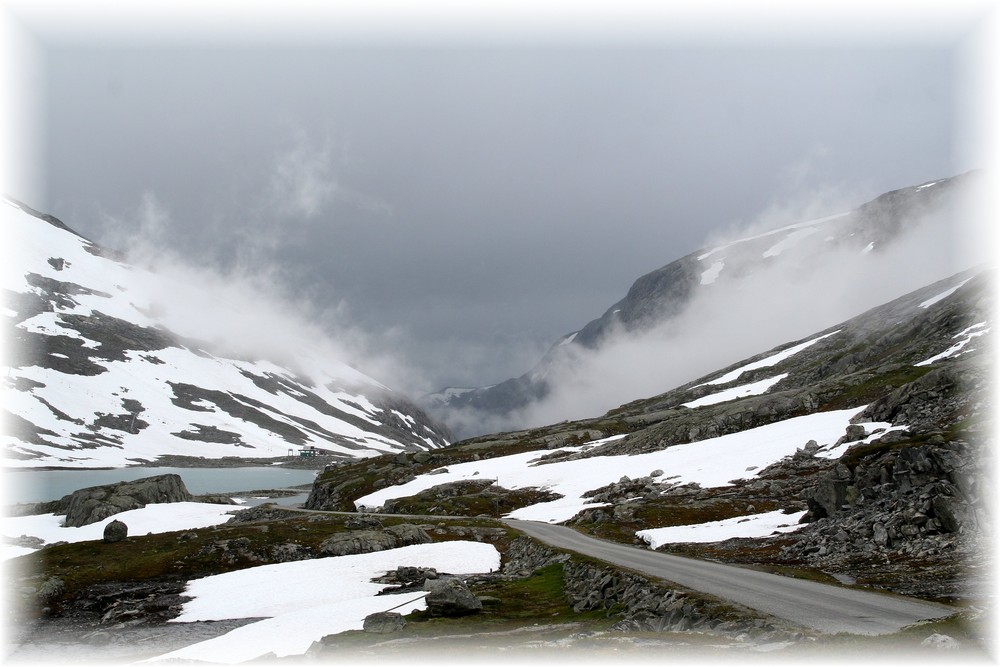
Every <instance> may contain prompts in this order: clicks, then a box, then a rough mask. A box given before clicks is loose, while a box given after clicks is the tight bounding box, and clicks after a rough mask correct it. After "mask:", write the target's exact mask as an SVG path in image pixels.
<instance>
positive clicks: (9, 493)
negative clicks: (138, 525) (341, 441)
mask: <svg viewBox="0 0 1000 667" xmlns="http://www.w3.org/2000/svg"><path fill="white" fill-rule="evenodd" d="M169 473H176V474H178V475H180V476H181V479H182V480H184V485H185V486H186V487H187V489H188V491H190V492H191V493H192V494H195V495H198V494H202V493H231V494H233V495H240V494H239V492H242V491H256V490H260V489H286V488H289V487H293V486H300V485H302V484H312V482H313V480H314V479H315V478H316V473H317V471H316V470H296V469H294V468H278V467H273V466H272V467H264V466H261V467H248V468H115V469H113V470H11V469H9V468H8V469H6V470H4V473H3V482H4V484H3V486H4V502H5V503H19V502H20V503H32V502H41V501H45V500H59V499H60V498H62V497H63V496H65V495H67V494H70V493H73V492H74V491H76V490H77V489H84V488H87V487H88V486H100V485H102V484H114V483H115V482H130V481H133V480H136V479H142V478H143V477H152V476H154V475H166V474H169ZM308 495H309V490H308V489H305V490H304V491H303V493H302V494H299V495H296V496H289V497H286V498H273V499H271V500H269V501H268V502H275V503H279V504H282V505H294V504H298V503H302V502H304V501H305V499H306V496H308ZM247 504H250V505H252V504H259V503H256V502H253V501H250V502H248V503H247Z"/></svg>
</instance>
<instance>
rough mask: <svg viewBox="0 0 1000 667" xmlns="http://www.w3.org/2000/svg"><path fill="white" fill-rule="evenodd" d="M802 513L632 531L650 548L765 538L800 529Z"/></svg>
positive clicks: (746, 517)
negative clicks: (741, 538)
mask: <svg viewBox="0 0 1000 667" xmlns="http://www.w3.org/2000/svg"><path fill="white" fill-rule="evenodd" d="M805 514H806V513H805V512H796V513H794V514H786V513H785V512H784V511H783V510H775V511H773V512H764V513H762V514H750V515H747V516H737V517H732V518H730V519H722V520H721V521H707V522H705V523H697V524H688V525H684V526H670V527H667V528H650V529H648V530H639V531H636V533H635V534H636V536H638V537H639V539H641V540H643V541H644V542H646V544H648V545H649V546H650V548H652V549H657V548H659V547H660V546H662V545H664V544H676V543H679V542H687V543H692V542H698V543H702V542H721V541H723V540H728V539H731V538H734V537H749V538H755V537H767V536H768V535H771V534H773V533H790V532H792V531H794V530H797V529H799V528H801V527H802V526H801V525H799V519H801V518H802V517H803V516H805Z"/></svg>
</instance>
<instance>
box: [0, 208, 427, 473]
mask: <svg viewBox="0 0 1000 667" xmlns="http://www.w3.org/2000/svg"><path fill="white" fill-rule="evenodd" d="M3 236H4V240H5V244H4V245H5V252H4V260H3V263H2V269H0V271H2V279H3V288H4V296H5V298H4V303H3V310H2V315H3V316H4V319H5V320H6V325H7V326H6V332H5V334H4V339H5V343H6V345H5V351H6V357H7V359H6V360H5V362H4V365H5V366H6V367H7V368H6V374H5V378H4V385H3V392H4V393H3V401H2V407H3V409H4V412H5V428H4V433H3V436H2V437H3V445H4V456H5V465H7V466H11V467H39V466H56V467H78V468H93V467H108V466H112V467H120V466H126V465H129V464H134V463H140V462H145V461H153V460H156V459H157V458H159V457H162V456H164V455H180V456H192V457H204V458H208V459H219V458H222V457H227V456H236V457H245V458H271V457H279V456H286V455H288V454H290V453H291V454H293V455H294V454H297V453H298V452H299V451H300V450H301V449H303V448H310V447H315V448H317V449H320V450H325V451H326V452H329V453H331V454H333V455H336V456H341V457H344V458H354V457H359V458H363V457H370V456H375V455H378V454H381V453H387V452H397V451H406V450H410V451H412V450H419V449H431V448H435V447H439V446H441V445H443V444H445V443H446V436H445V433H444V432H443V431H442V430H441V429H440V428H439V427H438V426H436V425H435V424H434V423H433V422H432V421H430V420H429V419H428V418H427V417H426V416H425V415H424V414H423V413H422V412H421V411H420V410H419V409H417V408H415V407H414V406H412V404H410V403H409V402H408V401H407V400H406V399H405V398H403V397H401V396H398V395H395V394H393V392H392V391H391V390H389V389H388V388H387V387H385V386H384V385H382V384H381V383H379V382H378V381H376V380H374V379H372V378H370V377H368V376H366V375H364V374H363V373H361V372H359V371H357V370H356V369H354V368H352V367H350V366H348V365H347V364H344V363H342V362H341V361H339V360H337V359H334V358H330V357H329V356H327V354H326V353H325V351H324V349H323V348H322V347H321V346H320V345H319V344H316V345H313V346H311V347H306V346H304V345H301V346H300V345H299V341H300V338H299V337H293V336H289V342H290V343H293V342H294V344H295V349H294V351H293V353H294V357H295V358H294V362H295V363H294V369H295V370H292V369H290V368H289V367H288V366H289V365H288V364H287V363H277V362H275V361H269V360H267V356H266V354H260V355H255V354H250V353H248V352H247V351H246V350H241V352H240V354H238V355H237V354H234V353H231V352H225V351H220V350H222V348H221V347H219V345H218V343H219V341H213V343H211V344H210V343H206V342H203V341H201V340H199V339H200V338H201V336H200V335H199V330H198V321H197V318H187V319H184V318H177V317H175V316H174V317H171V315H172V314H173V313H176V307H175V308H174V309H173V310H172V311H171V312H165V311H164V310H163V309H162V308H160V306H159V303H158V300H157V298H154V297H155V295H160V296H162V295H163V294H170V295H171V297H172V298H171V303H173V304H177V303H180V304H184V303H186V302H191V303H194V302H195V301H199V302H202V303H203V302H204V301H205V300H206V299H209V300H211V299H212V298H213V295H212V294H211V293H206V291H207V290H206V289H205V287H204V286H202V285H199V284H184V283H179V282H172V283H168V282H166V281H167V280H168V279H166V278H164V277H162V276H159V275H156V274H154V273H151V272H150V271H147V270H144V269H142V268H138V267H136V266H132V265H130V264H128V263H126V262H125V261H123V260H121V259H119V258H117V257H115V256H114V255H113V253H110V252H108V251H106V250H104V249H102V248H100V247H98V246H96V245H95V244H93V243H91V242H89V241H87V240H86V239H84V238H82V237H80V236H78V235H76V234H74V233H73V232H71V231H70V230H69V229H68V228H66V227H65V226H64V225H62V224H61V223H60V222H59V221H57V220H55V219H53V218H49V217H48V216H42V215H40V214H38V213H37V212H35V211H32V210H31V209H29V208H28V207H26V206H24V205H22V204H19V203H17V202H15V201H13V200H5V203H4V205H3ZM211 307H212V308H213V309H215V310H216V314H217V315H219V313H221V315H219V316H220V317H222V318H225V317H229V316H230V315H229V314H230V313H231V318H232V320H233V321H235V322H239V321H241V320H240V318H241V316H242V314H241V311H245V310H247V309H251V310H252V309H253V308H254V304H253V303H232V302H227V301H226V300H225V299H219V300H218V301H217V302H214V303H212V305H211ZM276 326H277V327H279V328H280V326H281V323H276ZM246 334H247V336H248V337H252V335H253V334H254V332H253V331H250V330H247V331H246ZM223 342H225V341H223ZM237 347H238V346H232V348H228V347H227V349H236V348H237Z"/></svg>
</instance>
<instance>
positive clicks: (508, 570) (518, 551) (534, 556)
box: [503, 537, 569, 577]
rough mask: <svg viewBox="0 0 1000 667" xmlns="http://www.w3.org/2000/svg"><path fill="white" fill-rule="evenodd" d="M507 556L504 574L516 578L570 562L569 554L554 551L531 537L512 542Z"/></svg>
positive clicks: (519, 538) (516, 539)
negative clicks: (553, 565) (549, 566)
mask: <svg viewBox="0 0 1000 667" xmlns="http://www.w3.org/2000/svg"><path fill="white" fill-rule="evenodd" d="M505 556H506V558H505V561H504V565H503V572H504V574H508V575H511V576H515V577H528V576H531V574H532V573H533V572H535V571H537V570H540V569H542V568H543V567H546V566H547V565H552V564H553V563H564V562H566V561H567V560H569V554H564V553H558V552H556V551H553V550H552V549H549V548H548V547H545V546H542V545H541V544H539V543H538V542H536V541H535V540H533V539H531V538H530V537H518V538H515V539H514V540H512V541H511V543H510V547H509V548H508V549H507V552H506V554H505Z"/></svg>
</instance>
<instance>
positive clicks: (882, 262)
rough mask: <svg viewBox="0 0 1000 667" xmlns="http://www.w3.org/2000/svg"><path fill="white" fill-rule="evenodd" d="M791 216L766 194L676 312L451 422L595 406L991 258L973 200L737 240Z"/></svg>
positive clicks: (506, 421)
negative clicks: (710, 275)
mask: <svg viewBox="0 0 1000 667" xmlns="http://www.w3.org/2000/svg"><path fill="white" fill-rule="evenodd" d="M830 195H831V193H830V192H824V193H821V196H819V197H817V198H815V199H814V200H813V201H806V200H803V201H802V202H800V203H799V204H798V205H797V206H796V207H795V209H796V210H800V211H802V212H805V214H803V215H801V217H798V220H799V221H802V220H809V219H810V216H811V215H813V214H815V213H816V212H818V211H824V210H825V211H826V212H828V211H829V208H827V206H828V203H829V201H830ZM844 208H845V210H846V209H847V207H844ZM793 216H794V210H793V209H792V208H789V207H788V206H776V207H773V208H772V209H770V210H769V211H768V212H766V214H764V215H763V216H761V217H760V218H758V219H757V220H755V221H753V222H752V223H751V224H749V225H747V226H746V227H744V228H743V229H738V230H734V231H733V232H732V233H730V234H728V235H726V236H725V237H718V236H717V237H715V238H712V239H711V240H710V242H709V243H708V244H706V249H713V248H720V247H721V248H723V249H722V250H719V251H717V252H716V253H713V254H712V255H711V257H707V258H705V260H703V261H702V262H701V264H702V266H703V267H704V269H706V270H707V269H709V267H710V265H712V264H713V263H715V262H717V261H721V262H723V263H724V267H723V268H722V270H721V272H720V273H719V275H718V277H717V278H716V279H715V281H714V282H712V283H711V284H708V285H703V286H699V288H698V289H696V290H695V296H694V297H693V298H692V299H691V301H690V302H689V303H688V304H687V305H686V307H685V308H684V310H683V311H682V312H681V313H680V314H679V315H678V316H676V317H672V318H670V319H667V320H664V321H660V322H658V323H657V324H656V325H655V326H652V327H651V328H648V329H645V330H642V331H625V330H624V329H621V328H619V330H617V331H615V332H613V333H612V334H611V335H609V336H607V337H606V338H605V339H604V340H603V342H602V343H601V344H600V345H599V346H598V347H597V349H585V348H583V347H580V346H567V347H569V349H570V350H571V352H570V355H569V361H568V363H559V364H555V365H554V366H552V367H551V368H550V370H549V372H548V375H547V376H546V380H547V381H548V383H549V386H550V392H549V394H548V396H547V397H546V398H545V399H544V400H543V401H541V402H538V403H535V404H532V405H530V406H529V407H527V408H526V409H524V410H522V411H519V412H517V413H514V414H510V415H507V416H506V417H504V418H497V417H486V416H484V415H481V414H477V413H476V412H475V411H465V412H462V413H459V414H458V415H456V416H455V420H454V421H455V422H456V424H457V425H458V426H457V428H458V429H459V430H461V429H469V430H470V431H479V432H484V431H486V432H491V431H496V430H509V429H514V428H524V427H526V426H539V425H544V424H549V423H555V422H558V421H562V420H566V419H579V418H585V417H595V416H599V415H601V414H603V413H604V412H606V411H607V410H609V409H612V408H614V407H617V406H619V405H622V404H624V403H626V402H629V401H632V400H636V399H639V398H645V397H650V396H655V395H657V394H659V393H663V392H665V391H668V390H670V389H673V388H675V387H678V386H681V385H683V384H686V383H688V382H690V381H693V380H695V379H698V378H700V377H702V376H703V375H706V374H708V373H711V372H712V371H715V370H718V369H721V368H724V367H725V366H728V365H730V364H733V363H736V362H738V361H741V360H742V359H745V358H747V357H750V356H753V355H756V354H759V353H762V352H765V351H767V350H769V349H770V348H772V347H775V346H777V345H781V344H784V343H787V342H791V341H795V340H798V339H801V338H805V337H808V336H811V335H812V334H814V333H817V332H819V331H821V330H823V329H826V328H829V327H832V326H835V325H837V324H839V323H840V322H843V321H844V320H847V319H849V318H851V317H853V316H855V315H859V314H861V313H863V312H864V311H866V310H868V309H870V308H873V307H875V306H878V305H881V304H883V303H885V302H888V301H891V300H892V299H895V298H897V297H899V296H902V295H903V294H906V293H908V292H910V291H913V290H915V289H918V288H920V287H923V286H926V285H928V284H930V283H932V282H935V281H937V280H940V279H943V278H947V277H948V276H951V275H953V274H955V273H957V272H959V271H962V270H965V269H968V268H970V267H972V266H976V265H978V264H980V263H983V262H987V261H991V260H992V259H993V257H992V254H991V253H992V245H991V244H990V243H988V232H987V229H986V226H985V225H984V224H982V216H981V211H980V210H979V209H977V208H974V207H971V206H970V205H968V204H959V205H956V206H949V207H947V208H944V209H935V210H926V211H921V212H919V213H917V214H915V215H913V216H911V217H910V218H909V219H908V220H907V221H906V225H907V231H906V232H905V233H903V234H902V235H901V236H899V237H897V238H895V239H893V240H892V241H891V242H889V243H885V244H883V245H884V247H873V248H871V249H866V248H864V247H860V246H859V244H857V243H837V242H836V239H835V237H836V235H837V233H838V231H837V230H838V220H839V219H833V220H831V221H830V222H829V223H828V224H827V226H824V227H823V228H822V229H821V230H819V231H818V232H815V233H813V234H799V235H798V239H797V241H798V242H797V243H796V244H788V245H787V246H786V247H784V248H783V249H781V252H780V253H779V254H777V255H775V254H773V251H772V253H770V255H771V256H770V258H769V261H767V262H761V261H760V259H761V257H760V256H761V248H762V247H768V246H770V248H772V249H773V248H775V247H776V246H777V244H778V243H779V241H780V240H781V239H782V238H783V237H784V235H785V233H783V234H781V235H777V234H776V235H773V236H768V237H766V238H765V239H763V243H761V242H760V241H758V244H756V245H751V244H747V243H740V242H739V241H740V240H741V239H746V238H750V237H753V236H757V235H759V234H761V233H762V232H763V230H765V229H774V228H775V224H776V223H777V224H779V225H780V224H788V223H789V222H794V221H795V220H794V217H793ZM842 220H844V221H847V220H848V218H842ZM840 229H841V232H842V233H843V234H848V233H849V232H848V231H846V229H843V225H841V227H840ZM793 231H794V230H793ZM831 237H834V238H831ZM772 239H773V244H774V245H771V240H772ZM840 240H841V241H844V240H849V239H840ZM783 245H784V244H783ZM751 248H752V250H751ZM745 253H749V254H750V255H753V256H751V257H748V256H741V254H745ZM477 420H478V422H477Z"/></svg>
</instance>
